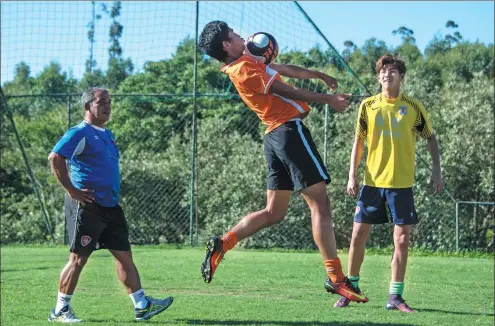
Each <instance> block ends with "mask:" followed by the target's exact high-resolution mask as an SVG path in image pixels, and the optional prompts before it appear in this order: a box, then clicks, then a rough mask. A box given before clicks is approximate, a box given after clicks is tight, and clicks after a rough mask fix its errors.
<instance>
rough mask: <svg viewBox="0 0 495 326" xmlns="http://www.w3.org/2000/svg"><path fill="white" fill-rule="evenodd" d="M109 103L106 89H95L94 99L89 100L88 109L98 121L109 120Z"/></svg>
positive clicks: (110, 110)
mask: <svg viewBox="0 0 495 326" xmlns="http://www.w3.org/2000/svg"><path fill="white" fill-rule="evenodd" d="M111 103H112V101H111V100H110V94H108V92H107V91H96V92H95V99H94V100H93V102H91V104H90V106H89V111H90V112H91V115H93V117H94V118H96V119H97V120H98V121H101V122H107V121H108V120H110V113H111V112H112V109H111V108H110V104H111Z"/></svg>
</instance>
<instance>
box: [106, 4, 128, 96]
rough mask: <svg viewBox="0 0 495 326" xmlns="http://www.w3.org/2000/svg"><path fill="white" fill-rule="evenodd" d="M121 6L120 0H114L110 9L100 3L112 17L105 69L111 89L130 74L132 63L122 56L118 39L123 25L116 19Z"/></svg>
mask: <svg viewBox="0 0 495 326" xmlns="http://www.w3.org/2000/svg"><path fill="white" fill-rule="evenodd" d="M121 8H122V5H121V2H120V1H114V2H113V5H112V7H111V8H110V10H109V9H108V8H107V7H106V5H105V4H102V10H103V11H104V12H105V13H106V14H108V15H109V17H110V18H111V19H112V24H111V25H110V31H109V36H110V47H109V48H108V54H109V58H108V70H107V76H106V78H107V85H108V87H109V88H111V89H117V87H118V86H119V84H120V83H121V82H123V81H124V80H125V79H126V78H127V76H129V75H131V74H132V71H133V70H134V65H133V63H132V60H131V58H127V59H123V58H122V53H123V50H122V47H121V45H120V41H119V39H120V38H121V37H122V33H123V31H124V26H123V25H122V24H120V23H119V22H118V21H117V18H118V17H119V16H120V10H121Z"/></svg>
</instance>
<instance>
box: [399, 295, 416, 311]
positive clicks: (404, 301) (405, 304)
mask: <svg viewBox="0 0 495 326" xmlns="http://www.w3.org/2000/svg"><path fill="white" fill-rule="evenodd" d="M397 303H398V304H397V307H399V306H400V305H401V304H403V305H404V308H405V309H406V310H408V311H414V309H413V308H411V307H409V306H408V305H407V303H406V300H404V299H402V298H400V299H397Z"/></svg>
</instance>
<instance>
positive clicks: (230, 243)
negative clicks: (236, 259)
mask: <svg viewBox="0 0 495 326" xmlns="http://www.w3.org/2000/svg"><path fill="white" fill-rule="evenodd" d="M222 244H223V245H222V251H223V252H224V253H225V252H227V251H229V250H230V249H232V248H234V247H235V245H236V244H237V235H236V234H235V233H234V232H230V231H229V232H227V233H225V234H224V236H223V237H222Z"/></svg>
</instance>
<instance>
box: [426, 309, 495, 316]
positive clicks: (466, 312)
mask: <svg viewBox="0 0 495 326" xmlns="http://www.w3.org/2000/svg"><path fill="white" fill-rule="evenodd" d="M418 311H419V312H442V313H444V314H453V315H470V316H487V317H493V316H494V314H491V313H488V312H486V313H483V312H469V311H449V310H441V309H428V308H424V309H418Z"/></svg>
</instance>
